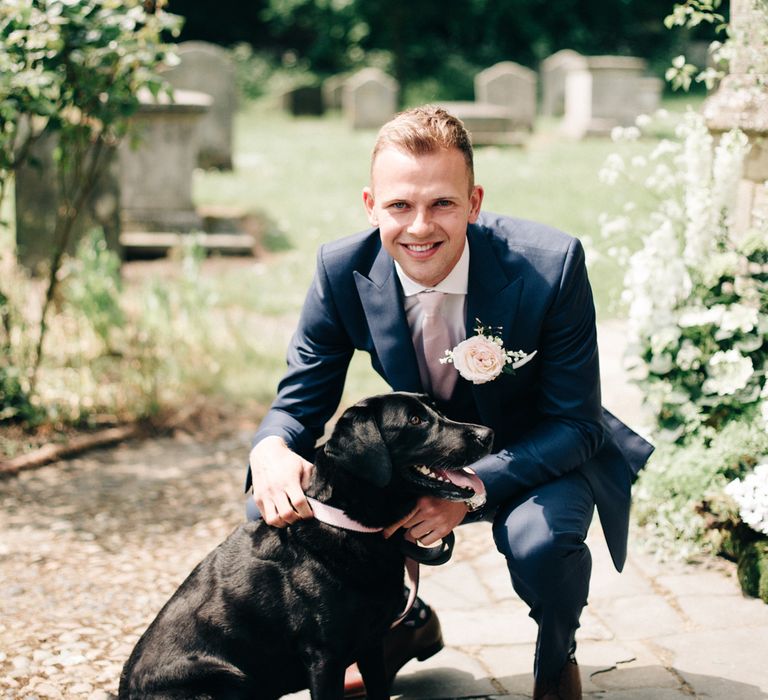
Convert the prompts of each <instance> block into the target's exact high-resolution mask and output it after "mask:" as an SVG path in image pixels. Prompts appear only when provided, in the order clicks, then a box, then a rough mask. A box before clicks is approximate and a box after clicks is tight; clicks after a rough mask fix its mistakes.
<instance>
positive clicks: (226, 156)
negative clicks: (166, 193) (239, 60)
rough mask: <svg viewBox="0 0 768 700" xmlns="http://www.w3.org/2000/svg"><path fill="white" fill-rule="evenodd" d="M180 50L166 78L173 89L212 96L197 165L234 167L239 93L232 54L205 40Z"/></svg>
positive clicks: (202, 123) (200, 137)
mask: <svg viewBox="0 0 768 700" xmlns="http://www.w3.org/2000/svg"><path fill="white" fill-rule="evenodd" d="M177 53H178V56H179V59H180V62H179V64H178V65H177V66H174V67H172V68H169V69H167V70H166V71H165V72H164V77H165V78H166V79H167V80H168V82H169V83H170V84H171V85H172V86H173V87H174V88H177V89H179V90H194V91H199V92H204V93H206V94H208V95H210V96H211V97H212V98H213V103H212V104H211V108H210V109H209V110H208V112H207V113H206V114H205V116H204V117H203V118H202V119H201V120H200V133H199V135H198V141H199V149H200V150H199V153H198V164H199V165H200V167H203V168H221V169H224V170H231V169H232V133H233V119H234V113H235V109H236V107H237V93H236V87H235V69H234V65H233V64H232V61H231V59H230V57H229V54H228V53H227V51H226V50H225V49H223V48H221V47H220V46H216V45H215V44H209V43H207V42H205V41H185V42H182V43H180V44H179V45H178V47H177Z"/></svg>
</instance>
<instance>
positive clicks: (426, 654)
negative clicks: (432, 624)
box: [344, 639, 445, 700]
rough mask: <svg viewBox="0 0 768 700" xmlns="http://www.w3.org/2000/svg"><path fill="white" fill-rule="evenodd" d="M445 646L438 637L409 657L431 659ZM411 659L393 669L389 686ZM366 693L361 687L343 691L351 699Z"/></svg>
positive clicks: (422, 659)
mask: <svg viewBox="0 0 768 700" xmlns="http://www.w3.org/2000/svg"><path fill="white" fill-rule="evenodd" d="M444 647H445V644H444V643H443V640H442V639H440V640H438V641H436V642H435V643H434V644H433V645H432V646H429V647H427V648H426V649H423V650H422V651H421V653H419V654H416V656H412V657H411V659H414V658H415V659H416V660H417V661H426V660H427V659H431V658H432V657H433V656H434V655H435V654H437V652H439V651H441V650H442V649H443V648H444ZM411 659H406V660H405V661H404V662H403V663H402V664H401V666H400V667H399V668H397V669H395V673H394V675H393V676H392V678H391V679H390V682H389V684H390V686H391V685H392V683H394V682H395V676H396V675H397V674H398V673H399V672H400V669H401V668H402V667H403V666H405V664H407V663H408V662H409V661H410V660H411ZM365 695H366V693H365V690H364V689H361V690H359V691H355V692H352V693H344V698H345V699H347V698H348V699H349V700H352V699H354V698H364V697H365Z"/></svg>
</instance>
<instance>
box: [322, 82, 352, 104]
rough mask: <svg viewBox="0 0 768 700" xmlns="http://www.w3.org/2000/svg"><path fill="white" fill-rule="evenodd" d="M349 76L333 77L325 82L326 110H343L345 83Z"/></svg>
mask: <svg viewBox="0 0 768 700" xmlns="http://www.w3.org/2000/svg"><path fill="white" fill-rule="evenodd" d="M348 78H349V76H348V75H344V74H339V75H332V76H331V77H330V78H326V79H325V80H324V81H323V88H322V90H323V104H324V105H325V108H326V109H341V106H342V95H343V93H344V83H345V82H346V81H347V79H348Z"/></svg>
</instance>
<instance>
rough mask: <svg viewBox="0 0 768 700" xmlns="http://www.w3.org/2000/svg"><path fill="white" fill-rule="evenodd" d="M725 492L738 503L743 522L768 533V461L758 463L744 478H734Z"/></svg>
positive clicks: (756, 529)
mask: <svg viewBox="0 0 768 700" xmlns="http://www.w3.org/2000/svg"><path fill="white" fill-rule="evenodd" d="M725 492H726V493H727V494H728V495H729V496H730V497H731V498H733V500H734V501H736V503H737V504H738V506H739V517H740V518H741V520H742V522H744V523H746V524H747V525H749V526H750V527H751V528H752V529H753V530H755V531H757V532H760V533H762V534H763V535H768V462H763V463H762V464H758V465H757V466H756V467H755V469H754V471H752V472H751V473H749V474H747V475H746V476H745V477H744V478H743V479H734V480H733V481H732V482H731V483H730V484H728V486H726V487H725Z"/></svg>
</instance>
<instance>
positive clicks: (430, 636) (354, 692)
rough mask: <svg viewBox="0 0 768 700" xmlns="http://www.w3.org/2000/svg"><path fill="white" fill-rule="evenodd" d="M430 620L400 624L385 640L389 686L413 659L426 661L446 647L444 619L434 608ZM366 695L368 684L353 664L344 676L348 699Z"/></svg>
mask: <svg viewBox="0 0 768 700" xmlns="http://www.w3.org/2000/svg"><path fill="white" fill-rule="evenodd" d="M427 612H428V616H427V619H426V621H424V622H423V624H421V625H419V626H418V627H415V626H411V625H406V624H402V623H401V624H399V625H397V626H396V627H393V628H392V629H391V630H390V631H389V632H388V633H387V636H386V637H384V670H385V672H386V674H387V683H388V685H390V686H391V685H392V682H393V681H394V680H395V676H396V675H397V672H398V671H399V670H400V669H401V668H402V667H403V666H405V664H407V663H408V662H409V661H410V660H411V659H418V660H419V661H424V660H426V659H428V658H430V657H431V656H434V655H435V654H437V652H438V651H440V650H441V649H442V648H443V633H442V630H441V629H440V620H438V619H437V614H436V613H435V611H434V610H432V608H427ZM364 696H365V684H364V683H363V678H362V676H361V675H360V670H359V669H358V668H357V664H352V665H351V666H350V667H349V668H348V669H347V672H346V674H345V676H344V697H345V698H361V697H364Z"/></svg>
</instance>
